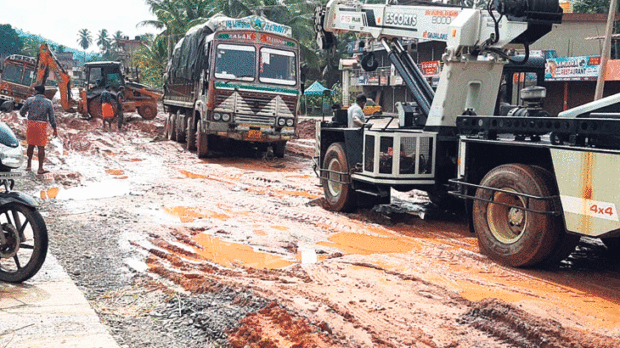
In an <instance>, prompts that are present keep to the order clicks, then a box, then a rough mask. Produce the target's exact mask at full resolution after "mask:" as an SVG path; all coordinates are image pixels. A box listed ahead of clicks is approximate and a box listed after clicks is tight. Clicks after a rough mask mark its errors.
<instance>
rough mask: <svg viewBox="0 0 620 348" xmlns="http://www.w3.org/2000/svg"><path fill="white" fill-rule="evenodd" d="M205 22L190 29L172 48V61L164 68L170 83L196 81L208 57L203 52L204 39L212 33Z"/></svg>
mask: <svg viewBox="0 0 620 348" xmlns="http://www.w3.org/2000/svg"><path fill="white" fill-rule="evenodd" d="M209 22H210V21H207V22H206V23H205V24H201V25H197V26H195V27H192V28H191V29H190V30H189V31H188V32H187V34H186V35H185V37H184V38H182V39H181V40H180V41H179V42H178V43H177V44H176V46H175V47H174V51H173V52H172V59H170V61H169V62H168V66H167V67H166V76H167V79H168V80H170V81H174V80H176V79H179V78H181V79H187V80H197V79H199V78H200V73H201V71H202V67H203V66H204V65H205V64H206V62H207V60H208V57H207V56H206V52H205V39H206V37H207V36H208V35H209V34H211V33H213V29H212V27H210V26H209Z"/></svg>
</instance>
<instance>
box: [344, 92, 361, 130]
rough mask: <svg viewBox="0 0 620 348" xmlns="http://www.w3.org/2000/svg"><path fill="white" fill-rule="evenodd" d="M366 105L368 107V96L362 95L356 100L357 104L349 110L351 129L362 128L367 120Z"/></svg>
mask: <svg viewBox="0 0 620 348" xmlns="http://www.w3.org/2000/svg"><path fill="white" fill-rule="evenodd" d="M364 105H366V96H365V95H363V94H360V95H358V96H357V98H355V104H353V105H351V107H349V110H347V115H348V126H349V128H353V127H361V126H362V125H363V124H364V122H366V119H365V118H364Z"/></svg>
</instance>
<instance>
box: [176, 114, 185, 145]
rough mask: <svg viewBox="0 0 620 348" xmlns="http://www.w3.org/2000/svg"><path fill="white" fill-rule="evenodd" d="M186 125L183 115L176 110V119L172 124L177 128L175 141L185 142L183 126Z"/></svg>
mask: <svg viewBox="0 0 620 348" xmlns="http://www.w3.org/2000/svg"><path fill="white" fill-rule="evenodd" d="M186 125H187V122H186V121H185V116H184V115H183V114H182V113H181V110H178V111H177V121H176V122H175V124H174V126H175V127H176V130H177V141H178V142H179V143H184V142H185V135H186V130H185V126H186Z"/></svg>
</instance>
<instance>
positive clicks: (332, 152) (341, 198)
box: [321, 143, 355, 211]
mask: <svg viewBox="0 0 620 348" xmlns="http://www.w3.org/2000/svg"><path fill="white" fill-rule="evenodd" d="M323 170H326V171H327V172H323V173H321V186H323V192H324V194H325V200H326V201H327V206H328V207H329V209H330V210H333V211H351V210H353V209H354V208H355V190H353V187H351V184H350V183H348V184H345V183H342V181H344V180H343V178H342V176H341V175H340V174H338V172H340V173H347V174H348V173H349V164H348V162H347V155H346V152H345V150H344V143H333V144H331V145H330V146H329V148H327V152H326V153H325V159H324V160H323ZM347 180H348V179H347Z"/></svg>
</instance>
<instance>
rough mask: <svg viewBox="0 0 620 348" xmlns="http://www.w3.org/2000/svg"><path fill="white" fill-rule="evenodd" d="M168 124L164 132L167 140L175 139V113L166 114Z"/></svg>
mask: <svg viewBox="0 0 620 348" xmlns="http://www.w3.org/2000/svg"><path fill="white" fill-rule="evenodd" d="M167 120H168V126H167V127H166V134H168V140H177V130H176V124H177V115H173V114H170V115H168V118H167Z"/></svg>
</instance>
